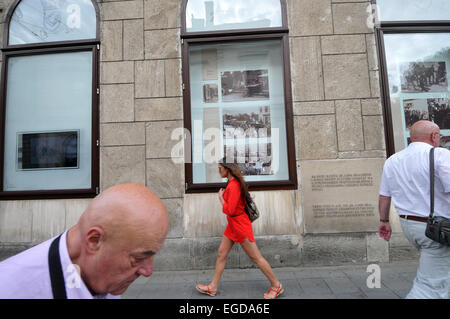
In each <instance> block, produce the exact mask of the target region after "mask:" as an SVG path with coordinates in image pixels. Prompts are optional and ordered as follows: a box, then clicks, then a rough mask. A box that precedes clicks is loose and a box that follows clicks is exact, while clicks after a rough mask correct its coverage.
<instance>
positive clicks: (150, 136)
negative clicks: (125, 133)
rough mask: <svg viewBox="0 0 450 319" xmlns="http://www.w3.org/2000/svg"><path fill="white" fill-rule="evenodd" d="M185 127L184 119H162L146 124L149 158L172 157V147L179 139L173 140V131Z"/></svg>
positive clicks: (147, 155) (147, 154)
mask: <svg viewBox="0 0 450 319" xmlns="http://www.w3.org/2000/svg"><path fill="white" fill-rule="evenodd" d="M179 128H183V122H182V121H161V122H150V123H147V124H146V128H145V132H146V133H145V134H146V141H147V153H146V157H147V158H170V157H172V148H173V147H174V146H175V145H176V144H178V143H179V140H172V133H173V132H174V131H175V130H176V129H179Z"/></svg>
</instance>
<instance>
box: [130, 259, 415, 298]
mask: <svg viewBox="0 0 450 319" xmlns="http://www.w3.org/2000/svg"><path fill="white" fill-rule="evenodd" d="M378 265H379V266H380V270H381V287H380V288H372V289H370V288H368V287H367V278H368V276H369V275H371V273H368V272H367V266H368V265H344V266H327V267H296V268H292V267H291V268H275V269H274V272H275V274H276V276H277V277H278V279H279V280H280V281H281V282H282V284H283V287H284V288H285V293H284V294H283V295H282V296H280V299H281V298H283V299H400V298H404V297H405V296H406V295H407V293H408V292H409V290H410V289H411V287H412V282H413V280H414V277H415V275H416V271H417V267H418V261H417V260H410V261H401V262H393V263H380V264H378ZM213 272H214V271H213V270H198V271H168V272H154V273H153V275H152V276H151V277H149V278H145V277H141V278H138V279H137V280H136V281H135V282H134V283H133V284H132V285H131V286H130V287H129V288H128V290H127V291H126V292H125V294H124V295H122V298H123V299H203V298H206V299H209V298H212V297H210V296H207V295H202V294H200V293H198V292H197V291H196V289H195V285H196V284H197V283H201V284H207V283H209V282H210V280H211V278H212V275H213ZM268 288H269V282H268V281H267V279H266V278H265V276H264V275H263V274H262V273H261V271H260V270H259V269H225V272H224V274H223V277H222V281H221V283H220V287H219V292H218V294H217V296H216V297H215V298H219V299H262V298H263V294H264V293H265V292H266V291H267V290H268Z"/></svg>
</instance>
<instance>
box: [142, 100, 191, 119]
mask: <svg viewBox="0 0 450 319" xmlns="http://www.w3.org/2000/svg"><path fill="white" fill-rule="evenodd" d="M135 114H136V121H172V120H181V119H183V101H182V99H181V98H179V97H174V98H159V99H136V101H135Z"/></svg>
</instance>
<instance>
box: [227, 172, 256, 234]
mask: <svg viewBox="0 0 450 319" xmlns="http://www.w3.org/2000/svg"><path fill="white" fill-rule="evenodd" d="M223 199H224V202H223V208H222V212H223V213H224V214H226V215H227V220H228V225H227V228H226V229H225V232H224V235H225V236H227V237H228V238H229V239H231V240H232V241H234V242H236V243H242V242H243V241H244V240H245V238H248V240H250V241H252V242H254V241H255V238H254V236H253V228H252V222H251V221H250V219H249V218H248V215H247V214H246V213H245V210H244V209H245V203H244V201H243V200H242V199H241V187H240V185H239V181H238V180H237V179H236V178H233V179H232V180H231V181H229V182H228V185H227V188H226V189H225V192H224V193H223Z"/></svg>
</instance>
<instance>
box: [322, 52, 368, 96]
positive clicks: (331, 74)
mask: <svg viewBox="0 0 450 319" xmlns="http://www.w3.org/2000/svg"><path fill="white" fill-rule="evenodd" d="M323 70H324V71H323V72H324V80H325V97H326V99H355V98H369V97H371V87H370V83H369V71H368V65H367V56H366V54H345V55H326V56H323ZM372 96H373V95H372Z"/></svg>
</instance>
